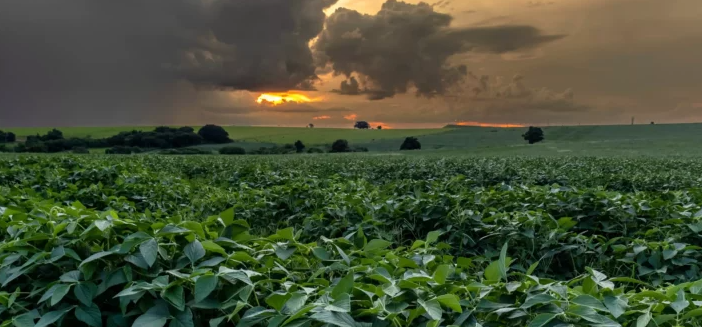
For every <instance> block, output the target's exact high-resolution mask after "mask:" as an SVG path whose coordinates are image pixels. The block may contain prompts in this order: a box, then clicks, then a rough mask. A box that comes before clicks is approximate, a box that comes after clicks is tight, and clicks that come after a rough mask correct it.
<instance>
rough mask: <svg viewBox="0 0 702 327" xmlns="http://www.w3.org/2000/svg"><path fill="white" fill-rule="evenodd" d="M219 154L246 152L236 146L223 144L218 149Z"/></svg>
mask: <svg viewBox="0 0 702 327" xmlns="http://www.w3.org/2000/svg"><path fill="white" fill-rule="evenodd" d="M219 154H228V155H242V154H246V150H244V148H241V147H238V146H225V147H223V148H221V149H219Z"/></svg>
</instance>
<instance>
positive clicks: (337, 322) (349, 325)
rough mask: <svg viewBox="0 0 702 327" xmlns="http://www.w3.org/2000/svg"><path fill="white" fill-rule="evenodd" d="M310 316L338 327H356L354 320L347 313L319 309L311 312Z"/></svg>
mask: <svg viewBox="0 0 702 327" xmlns="http://www.w3.org/2000/svg"><path fill="white" fill-rule="evenodd" d="M310 318H312V319H314V320H317V321H319V322H323V323H326V324H330V325H332V326H338V327H356V322H355V321H354V320H353V318H351V316H350V315H349V314H348V313H343V312H333V311H320V312H317V313H315V314H313V315H312V316H311V317H310Z"/></svg>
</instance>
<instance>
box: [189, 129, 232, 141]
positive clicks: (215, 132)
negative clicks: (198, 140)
mask: <svg viewBox="0 0 702 327" xmlns="http://www.w3.org/2000/svg"><path fill="white" fill-rule="evenodd" d="M197 134H199V135H200V136H201V137H202V139H203V140H205V142H207V143H228V142H231V140H230V139H229V133H227V131H225V130H224V128H222V127H220V126H217V125H205V126H202V127H201V128H200V130H199V131H197Z"/></svg>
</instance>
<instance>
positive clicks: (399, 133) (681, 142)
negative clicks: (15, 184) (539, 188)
mask: <svg viewBox="0 0 702 327" xmlns="http://www.w3.org/2000/svg"><path fill="white" fill-rule="evenodd" d="M153 128H154V127H153V126H142V127H67V128H60V130H61V131H63V132H64V135H65V136H66V137H73V136H75V137H86V136H92V137H93V138H102V137H108V136H111V135H115V134H117V133H119V132H121V131H129V130H134V129H137V130H152V129H153ZM225 129H226V130H227V131H228V132H229V135H230V137H231V138H232V139H234V140H235V141H236V143H235V144H234V145H236V146H241V147H244V148H246V149H247V150H251V149H257V148H259V147H270V146H273V145H274V144H285V143H293V142H295V141H296V140H301V141H302V142H303V143H305V145H307V146H308V147H311V146H319V145H329V144H331V143H332V142H334V140H337V139H346V140H348V141H349V143H351V145H353V146H364V147H367V148H368V149H369V150H370V151H371V152H395V153H396V154H397V153H398V150H399V148H400V144H402V141H403V139H404V138H405V137H408V136H415V137H417V138H419V141H420V142H421V144H422V151H417V152H404V151H403V152H402V154H405V155H440V156H455V155H458V156H463V155H467V156H566V155H577V156H583V155H585V156H688V157H689V156H695V157H698V156H702V124H670V125H633V126H631V125H619V126H614V125H609V126H552V127H544V128H543V129H544V134H545V137H546V140H545V141H544V142H542V143H539V144H534V145H529V144H527V143H526V142H525V141H524V140H523V139H522V138H521V134H522V133H524V132H525V130H526V128H490V127H449V128H437V129H392V130H354V129H340V128H339V129H335V128H314V129H308V128H294V127H244V126H229V127H225ZM2 130H5V131H12V132H14V133H15V134H17V135H18V138H19V139H20V140H22V139H23V138H24V137H26V136H27V135H33V134H37V133H39V134H43V133H46V132H47V131H48V130H50V128H9V129H8V128H3V129H2ZM200 147H202V148H207V149H211V150H213V151H216V150H217V149H218V148H219V147H220V146H219V145H203V146H200ZM102 151H103V150H102V149H100V150H99V152H102ZM92 152H96V151H92Z"/></svg>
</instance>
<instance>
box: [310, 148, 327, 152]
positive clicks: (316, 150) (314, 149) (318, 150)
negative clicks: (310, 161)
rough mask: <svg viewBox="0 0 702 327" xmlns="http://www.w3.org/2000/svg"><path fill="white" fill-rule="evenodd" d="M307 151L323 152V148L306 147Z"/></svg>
mask: <svg viewBox="0 0 702 327" xmlns="http://www.w3.org/2000/svg"><path fill="white" fill-rule="evenodd" d="M307 153H324V150H322V149H320V148H309V149H307Z"/></svg>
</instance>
